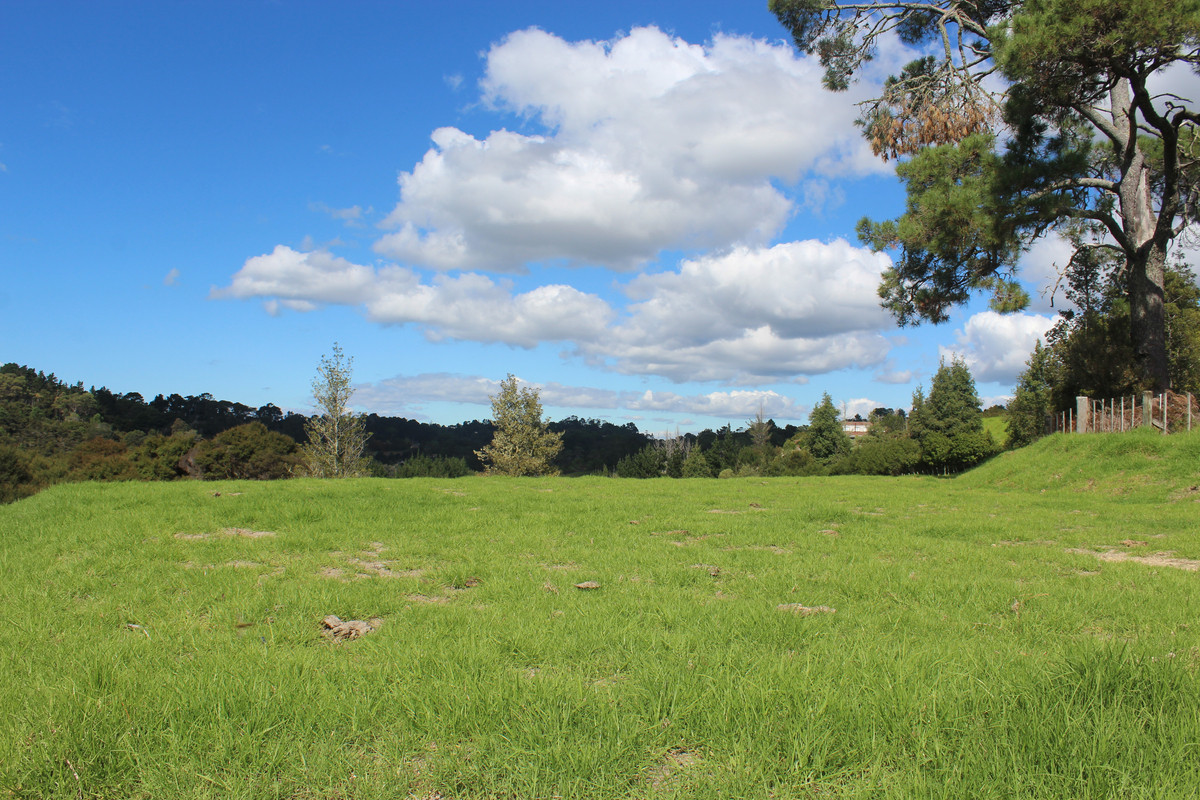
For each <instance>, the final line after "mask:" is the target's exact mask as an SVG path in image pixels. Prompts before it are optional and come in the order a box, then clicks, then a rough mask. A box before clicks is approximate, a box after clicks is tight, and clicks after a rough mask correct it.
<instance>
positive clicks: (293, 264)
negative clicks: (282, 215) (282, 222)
mask: <svg viewBox="0 0 1200 800" xmlns="http://www.w3.org/2000/svg"><path fill="white" fill-rule="evenodd" d="M374 284H375V271H374V270H373V269H371V268H370V267H364V266H361V265H358V264H352V263H350V262H349V261H347V260H346V259H344V258H340V257H338V256H334V255H331V254H330V253H328V252H325V251H321V250H317V251H313V252H308V253H302V252H299V251H296V250H293V249H292V248H290V247H287V246H285V245H282V244H281V245H277V246H276V247H275V249H274V250H273V251H272V252H270V253H268V254H266V255H261V256H255V257H254V258H251V259H248V260H247V261H246V263H245V264H243V265H242V268H241V269H240V270H238V272H237V273H236V274H235V275H234V276H233V281H232V283H231V284H230V285H229V286H228V287H226V288H224V289H216V288H214V289H213V290H212V292H211V294H210V296H211V297H213V298H225V297H233V298H239V299H246V298H251V297H273V298H278V299H280V300H296V301H300V302H301V303H302V304H304V305H305V306H311V307H314V308H315V305H314V304H317V303H343V304H347V305H357V304H358V303H363V302H366V301H367V300H368V299H370V298H371V296H372V294H373V292H374Z"/></svg>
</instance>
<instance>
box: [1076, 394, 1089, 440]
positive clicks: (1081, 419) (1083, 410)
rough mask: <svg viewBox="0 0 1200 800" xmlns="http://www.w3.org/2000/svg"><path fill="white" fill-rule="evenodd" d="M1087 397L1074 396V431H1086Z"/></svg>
mask: <svg viewBox="0 0 1200 800" xmlns="http://www.w3.org/2000/svg"><path fill="white" fill-rule="evenodd" d="M1087 422H1088V398H1086V397H1076V398H1075V432H1076V433H1087Z"/></svg>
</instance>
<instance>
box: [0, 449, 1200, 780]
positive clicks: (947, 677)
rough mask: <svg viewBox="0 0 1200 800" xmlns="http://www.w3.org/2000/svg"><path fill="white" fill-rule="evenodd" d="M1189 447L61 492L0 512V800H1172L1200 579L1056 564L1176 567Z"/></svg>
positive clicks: (1191, 473)
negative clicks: (860, 466)
mask: <svg viewBox="0 0 1200 800" xmlns="http://www.w3.org/2000/svg"><path fill="white" fill-rule="evenodd" d="M1197 464H1200V436H1193V437H1183V436H1180V437H1173V438H1171V439H1169V440H1168V439H1163V438H1161V437H1153V436H1147V435H1128V434H1127V435H1125V436H1089V437H1073V438H1072V437H1061V436H1059V437H1051V438H1050V439H1047V440H1044V441H1043V442H1041V443H1038V444H1037V445H1035V446H1033V447H1031V448H1027V449H1025V450H1023V451H1020V452H1017V453H1012V454H1007V455H1005V456H1003V457H1001V458H999V459H996V460H994V461H993V462H991V463H989V464H988V465H985V466H984V467H982V468H980V469H979V470H976V471H975V472H973V473H970V474H968V475H966V476H963V477H961V478H958V479H955V480H938V479H933V478H906V479H879V478H860V477H846V478H821V479H775V480H769V481H763V480H730V481H666V480H662V481H618V480H605V479H571V480H566V479H558V480H516V481H506V480H500V479H465V480H458V481H438V480H409V481H373V480H363V481H347V482H327V483H321V482H315V481H288V482H279V483H268V484H248V483H241V484H234V483H230V484H199V483H178V484H128V485H112V484H110V485H68V486H59V487H55V488H54V489H52V490H49V491H47V492H44V493H43V494H40V495H38V496H36V497H34V498H31V499H28V500H24V501H21V502H19V503H17V504H15V505H12V506H7V507H3V508H0V574H3V576H4V578H5V579H4V581H3V582H2V583H0V796H3V795H4V793H5V792H7V793H9V794H11V795H13V796H19V797H64V798H65V797H92V796H96V797H99V796H142V797H214V798H215V797H329V798H334V797H363V798H373V797H405V796H409V795H411V796H415V797H428V798H433V797H438V796H441V797H445V798H474V797H512V798H531V797H551V796H554V795H562V796H570V797H604V798H608V797H622V798H624V797H629V798H633V797H658V796H663V797H665V796H678V797H714V798H715V797H734V796H737V797H769V796H773V797H780V798H786V797H810V796H812V797H867V796H870V797H873V798H874V797H896V798H900V797H947V798H951V797H953V798H961V797H968V796H969V797H1014V798H1015V797H1021V798H1029V797H1065V796H1072V797H1191V796H1193V794H1194V787H1195V786H1197V785H1200V765H1198V764H1197V762H1196V759H1195V757H1194V753H1195V748H1196V746H1197V744H1198V743H1200V716H1198V715H1200V712H1198V710H1197V709H1200V686H1198V683H1197V677H1196V670H1197V667H1198V666H1200V635H1198V634H1200V630H1196V629H1195V625H1196V623H1195V620H1196V618H1197V614H1198V612H1200V598H1198V596H1197V591H1196V585H1197V583H1196V582H1197V580H1198V579H1200V578H1198V575H1197V573H1194V572H1189V571H1185V570H1182V569H1177V568H1169V567H1155V566H1151V565H1148V564H1143V563H1136V562H1106V561H1100V560H1098V559H1097V558H1096V557H1094V556H1092V555H1089V554H1088V553H1087V552H1083V553H1080V552H1070V551H1075V550H1084V551H1102V550H1107V549H1110V548H1111V549H1115V550H1118V551H1120V552H1122V553H1127V554H1132V555H1137V556H1146V555H1151V554H1153V553H1155V552H1159V551H1171V552H1173V553H1174V554H1175V556H1176V557H1180V558H1192V559H1200V541H1198V540H1197V537H1196V519H1197V511H1198V510H1200V509H1198V508H1197V505H1196V500H1197V498H1200V493H1197V492H1196V490H1194V489H1193V487H1194V486H1195V485H1196V483H1197V482H1200V476H1198V475H1197ZM214 491H219V492H220V495H219V496H214V495H213V492H214ZM239 493H240V494H239ZM231 527H234V528H245V529H250V530H266V531H271V532H273V533H274V534H275V535H274V536H270V537H262V538H247V537H241V536H227V535H217V534H219V532H220V531H222V530H223V529H226V528H231ZM176 534H184V535H186V536H194V535H199V534H208V536H206V537H204V538H180V537H178V536H176ZM1122 541H1125V542H1129V544H1128V545H1122V544H1121V542H1122ZM1136 542H1145V544H1137V543H1136ZM378 566H383V567H386V568H387V569H388V570H389V571H390V573H391V574H390V575H383V574H379V570H378V569H377V567H378ZM713 568H716V570H715V571H716V573H717V574H716V575H712V574H711V573H712V572H713V571H714V569H713ZM468 578H477V579H479V581H480V583H479V584H478V585H476V586H472V587H471V588H455V587H467V585H468V584H469V583H474V581H468ZM585 580H596V581H598V582H600V584H601V587H602V588H601V589H600V590H598V591H580V590H577V589H575V588H573V584H575V583H578V582H581V581H585ZM431 601H435V602H431ZM789 603H801V604H803V605H806V606H818V605H827V606H830V607H833V608H836V609H837V611H836V613H834V614H823V615H817V616H810V617H805V616H797V615H793V614H790V613H785V612H782V611H779V610H778V609H777V608H776V607H777V605H779V604H789ZM326 614H338V615H340V616H341V617H343V618H347V619H348V618H358V619H365V618H367V617H371V616H379V617H382V618H383V619H384V620H385V622H384V625H383V627H382V628H381V629H380V630H379V631H378V632H376V633H374V634H371V635H370V636H368V637H366V638H364V639H362V640H359V641H355V642H350V643H345V644H340V645H334V644H330V643H327V642H326V641H324V640H323V639H322V638H321V637H320V636H319V633H318V630H319V621H320V620H321V618H322V617H324V616H325V615H326ZM130 623H132V624H135V625H138V626H141V627H139V628H131V627H129V624H130Z"/></svg>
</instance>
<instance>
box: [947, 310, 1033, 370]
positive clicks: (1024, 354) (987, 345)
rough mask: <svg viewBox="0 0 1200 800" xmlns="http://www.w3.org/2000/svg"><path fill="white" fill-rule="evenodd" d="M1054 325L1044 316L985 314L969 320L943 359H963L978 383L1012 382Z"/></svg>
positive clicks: (988, 312)
mask: <svg viewBox="0 0 1200 800" xmlns="http://www.w3.org/2000/svg"><path fill="white" fill-rule="evenodd" d="M1052 325H1054V317H1050V316H1043V315H1041V314H997V313H996V312H994V311H984V312H982V313H980V314H975V315H974V316H972V317H971V318H970V319H968V320H967V323H966V325H964V326H963V329H962V330H961V331H959V332H958V334H957V337H956V338H957V342H956V346H955V347H941V348H940V351H941V355H942V357H943V358H947V359H949V358H951V357H952V356H954V355H958V356H960V357H962V359H963V361H964V362H966V365H967V367H968V368H969V369H970V370H971V374H972V375H973V376H974V378H975V380H976V381H980V382H987V381H994V382H996V383H1013V382H1015V381H1016V379H1017V375H1018V374H1019V373H1020V372H1021V371H1022V370H1023V369H1025V361H1026V360H1027V359H1028V358H1029V354H1030V353H1031V352H1033V345H1034V343H1035V342H1036V341H1037V340H1038V339H1039V338H1043V337H1044V336H1045V335H1046V331H1047V330H1049V329H1050V327H1051V326H1052Z"/></svg>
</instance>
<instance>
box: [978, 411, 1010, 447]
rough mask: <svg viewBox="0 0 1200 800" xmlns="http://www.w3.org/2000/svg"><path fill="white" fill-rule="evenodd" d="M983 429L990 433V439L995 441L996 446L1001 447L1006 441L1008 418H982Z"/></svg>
mask: <svg viewBox="0 0 1200 800" xmlns="http://www.w3.org/2000/svg"><path fill="white" fill-rule="evenodd" d="M982 421H983V429H984V430H985V431H990V432H991V434H992V438H993V439H995V440H996V444H998V445H1000V446H1001V447H1003V446H1004V443H1005V442H1007V441H1008V418H1007V417H984V418H983V420H982Z"/></svg>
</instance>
